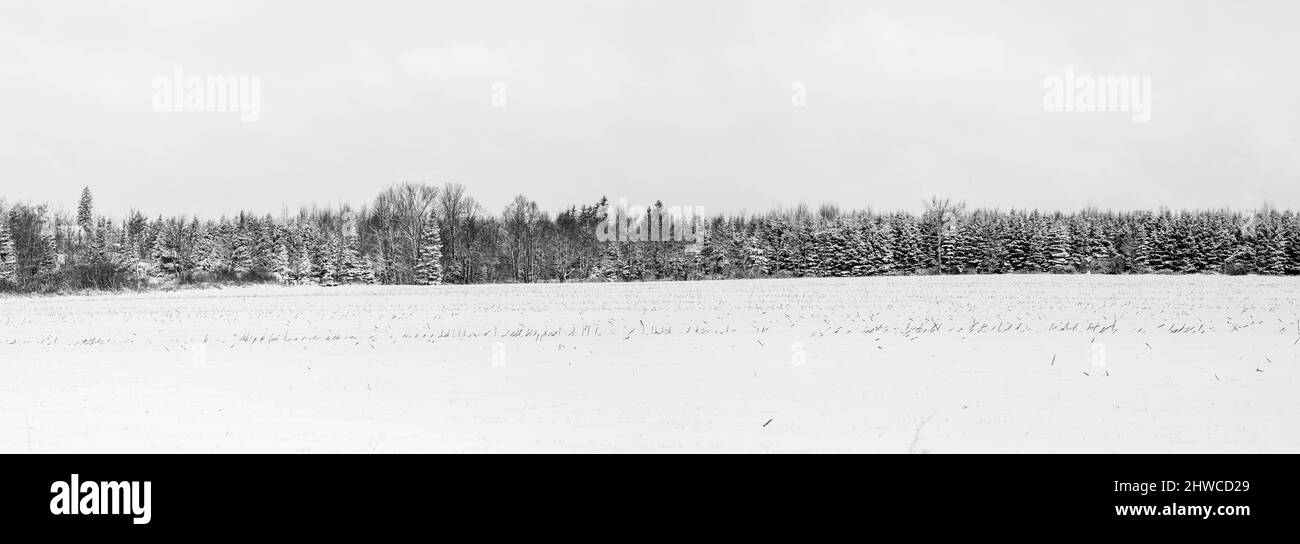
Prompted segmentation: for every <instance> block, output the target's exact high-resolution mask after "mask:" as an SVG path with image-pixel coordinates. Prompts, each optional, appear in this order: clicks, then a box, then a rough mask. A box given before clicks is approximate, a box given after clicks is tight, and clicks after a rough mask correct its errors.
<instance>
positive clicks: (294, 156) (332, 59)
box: [0, 0, 1300, 216]
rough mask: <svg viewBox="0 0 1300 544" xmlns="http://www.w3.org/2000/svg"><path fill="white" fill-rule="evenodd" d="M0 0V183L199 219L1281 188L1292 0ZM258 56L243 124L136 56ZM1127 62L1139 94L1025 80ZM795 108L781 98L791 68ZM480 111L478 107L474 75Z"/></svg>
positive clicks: (1290, 101) (1090, 197)
mask: <svg viewBox="0 0 1300 544" xmlns="http://www.w3.org/2000/svg"><path fill="white" fill-rule="evenodd" d="M118 4H119V5H118V6H116V7H108V6H105V5H101V4H100V3H97V2H96V3H92V2H67V1H61V0H54V1H51V0H45V1H39V2H35V1H33V2H20V1H5V2H0V196H3V197H5V198H7V199H8V200H9V201H14V200H28V201H49V202H51V203H55V204H57V205H59V206H62V207H63V208H65V209H73V208H75V205H76V200H77V196H78V193H79V191H80V188H81V186H82V185H90V186H91V188H92V190H94V191H95V194H96V199H97V204H98V207H99V209H100V211H102V212H106V213H110V214H121V213H125V212H126V210H127V209H129V208H130V207H136V208H140V209H142V210H144V211H145V212H146V213H150V214H159V213H162V214H182V213H183V214H194V213H198V214H201V215H205V216H215V215H220V214H223V213H234V212H236V211H238V210H240V209H251V210H255V211H259V212H269V213H276V212H279V211H280V210H281V209H282V207H284V206H289V207H291V208H294V207H297V206H298V205H299V204H310V203H312V202H316V203H320V204H332V203H338V202H349V203H353V204H361V203H363V202H367V201H369V200H370V199H371V198H372V197H373V196H374V194H375V193H376V192H378V191H379V190H380V189H381V188H382V187H384V186H386V185H388V184H391V183H395V182H401V181H426V182H432V183H437V184H441V183H442V182H445V181H454V182H459V183H463V184H465V185H466V186H467V187H468V188H469V190H470V194H471V195H473V196H475V197H476V198H478V199H479V200H480V201H481V202H482V203H483V204H484V205H485V206H486V207H487V208H488V210H489V211H492V212H499V211H500V209H501V207H502V206H504V205H505V203H506V202H507V200H508V199H509V198H510V197H511V196H513V195H515V194H518V193H523V194H526V195H528V196H529V197H531V198H533V199H535V200H537V201H538V203H539V204H541V205H542V206H543V207H544V208H546V209H547V210H549V211H552V212H554V211H555V210H556V209H558V208H560V207H562V206H565V205H568V204H571V203H582V202H591V201H593V200H595V199H596V198H598V197H599V196H600V195H602V194H603V195H608V196H609V197H611V198H614V199H617V198H619V197H626V198H628V199H629V200H631V201H632V202H633V203H645V202H651V201H653V200H654V199H662V200H664V202H665V204H669V205H702V206H704V207H705V208H706V209H707V210H708V211H709V212H720V211H727V212H735V211H740V210H749V211H760V210H766V209H768V208H770V207H773V206H776V205H783V204H786V205H788V204H793V203H797V202H799V201H806V202H809V203H810V204H817V203H820V202H823V201H834V202H837V203H839V204H840V205H841V206H845V207H854V208H862V207H867V206H871V207H873V208H876V209H885V210H890V209H896V208H906V209H917V208H919V205H920V202H921V201H922V200H923V199H924V198H926V197H927V196H929V195H931V194H938V195H946V196H951V197H954V198H957V199H965V200H968V201H969V202H970V203H972V204H974V205H977V206H996V207H1001V208H1004V209H1005V208H1010V207H1039V208H1044V209H1055V208H1060V209H1077V208H1081V207H1084V206H1088V205H1095V206H1100V207H1103V208H1126V209H1127V208H1149V207H1156V206H1159V205H1169V206H1173V207H1221V206H1231V207H1239V208H1244V207H1254V206H1256V205H1258V204H1260V203H1261V202H1263V201H1265V200H1268V201H1271V202H1273V203H1274V204H1276V205H1278V206H1281V207H1289V208H1300V137H1298V133H1300V70H1297V69H1296V66H1297V64H1296V63H1297V59H1296V53H1297V52H1300V33H1297V32H1296V31H1295V26H1296V25H1295V23H1296V21H1297V20H1300V7H1297V6H1300V4H1297V3H1295V2H1289V1H1280V0H1279V1H1275V2H1229V1H1227V0H1220V1H1215V2H1206V1H1177V0H1167V1H1161V2H1149V1H1148V2H1140V1H1139V2H1134V1H1089V2H1078V1H1070V2H1065V1H1057V0H1052V1H1043V0H1037V1H1035V0H1026V1H1022V2H987V1H971V0H963V1H955V2H924V1H916V0H910V1H903V2H865V1H851V2H795V1H775V2H731V1H719V0H707V1H702V0H655V1H651V0H645V1H635V2H617V1H611V0H593V1H590V2H572V1H556V0H545V1H538V0H504V1H484V0H463V1H456V2H433V1H428V0H425V1H413V2H383V1H374V0H371V1H365V2H362V1H352V2H337V1H334V2H327V1H296V0H295V1H251V2H226V1H215V2H194V1H177V0H172V1H161V2H126V3H118ZM175 68H181V69H183V70H184V71H185V73H186V74H187V75H249V76H259V77H260V78H261V80H262V85H261V87H262V88H261V118H260V120H258V121H257V122H255V123H247V124H245V123H241V122H240V120H239V116H238V114H232V113H180V114H176V113H159V112H155V111H153V110H152V108H151V99H152V97H153V89H152V88H151V83H152V80H153V78H154V77H156V76H160V75H169V74H171V73H172V71H173V69H175ZM1067 68H1073V69H1074V70H1075V72H1077V73H1079V74H1087V75H1138V76H1150V77H1151V78H1152V89H1153V96H1152V102H1153V107H1152V117H1151V121H1150V122H1148V123H1145V124H1138V123H1133V122H1131V121H1130V117H1129V115H1128V114H1125V113H1087V114H1084V113H1046V112H1044V111H1043V107H1042V103H1043V93H1044V91H1043V79H1044V77H1045V76H1050V75H1060V74H1063V73H1064V71H1065V70H1066V69H1067ZM795 82H802V83H803V84H804V85H805V86H806V89H807V106H806V107H802V108H799V107H794V106H792V105H791V91H792V84H794V83H795ZM495 83H502V84H504V85H505V89H506V98H507V106H506V107H504V108H497V107H493V106H492V102H491V100H492V92H493V88H492V86H493V84H495Z"/></svg>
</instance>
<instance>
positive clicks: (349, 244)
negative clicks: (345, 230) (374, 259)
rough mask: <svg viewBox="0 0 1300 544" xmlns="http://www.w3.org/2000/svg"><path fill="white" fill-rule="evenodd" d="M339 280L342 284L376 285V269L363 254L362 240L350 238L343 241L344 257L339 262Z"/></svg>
mask: <svg viewBox="0 0 1300 544" xmlns="http://www.w3.org/2000/svg"><path fill="white" fill-rule="evenodd" d="M338 280H339V282H340V283H361V284H367V285H369V284H372V283H375V269H374V266H373V265H372V264H371V263H370V260H369V259H367V258H366V256H365V255H364V254H362V252H361V240H360V238H359V237H357V236H348V237H346V238H345V239H344V240H343V245H342V255H341V259H340V261H339V270H338Z"/></svg>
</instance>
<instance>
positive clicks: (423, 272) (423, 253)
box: [415, 219, 442, 285]
mask: <svg viewBox="0 0 1300 544" xmlns="http://www.w3.org/2000/svg"><path fill="white" fill-rule="evenodd" d="M415 283H416V284H417V285H441V284H442V236H441V235H440V234H439V228H438V225H437V224H436V223H435V222H434V221H433V220H432V219H428V220H426V221H425V222H424V230H423V232H421V235H420V252H419V255H418V257H417V258H416V261H415Z"/></svg>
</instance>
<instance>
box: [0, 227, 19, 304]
mask: <svg viewBox="0 0 1300 544" xmlns="http://www.w3.org/2000/svg"><path fill="white" fill-rule="evenodd" d="M17 283H18V250H17V249H16V247H15V246H14V237H13V233H12V232H11V231H10V230H9V214H8V213H5V211H4V210H0V284H9V285H15V284H17Z"/></svg>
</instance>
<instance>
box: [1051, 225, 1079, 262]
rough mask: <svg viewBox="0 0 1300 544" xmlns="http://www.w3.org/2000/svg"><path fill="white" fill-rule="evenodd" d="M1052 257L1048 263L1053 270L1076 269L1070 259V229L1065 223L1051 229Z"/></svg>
mask: <svg viewBox="0 0 1300 544" xmlns="http://www.w3.org/2000/svg"><path fill="white" fill-rule="evenodd" d="M1048 251H1049V252H1050V253H1049V255H1050V258H1049V260H1048V265H1049V266H1050V267H1051V271H1052V272H1073V271H1075V269H1074V266H1073V263H1072V261H1071V259H1070V231H1069V229H1067V228H1066V227H1065V225H1063V224H1058V225H1057V226H1055V227H1053V228H1052V230H1051V244H1050V245H1049V246H1048Z"/></svg>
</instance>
